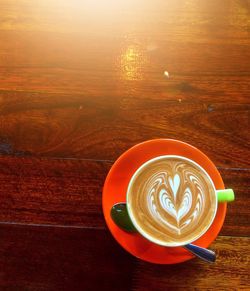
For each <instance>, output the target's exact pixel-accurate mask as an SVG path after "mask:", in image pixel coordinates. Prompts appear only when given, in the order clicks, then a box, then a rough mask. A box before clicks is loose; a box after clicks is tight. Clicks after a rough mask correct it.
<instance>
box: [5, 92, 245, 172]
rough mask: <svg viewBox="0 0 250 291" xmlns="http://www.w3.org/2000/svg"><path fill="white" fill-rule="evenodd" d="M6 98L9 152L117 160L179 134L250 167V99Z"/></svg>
mask: <svg viewBox="0 0 250 291" xmlns="http://www.w3.org/2000/svg"><path fill="white" fill-rule="evenodd" d="M2 96H4V97H3V99H2V100H3V101H2V106H1V108H0V109H1V115H0V153H2V154H11V155H40V156H47V157H75V158H95V159H111V160H114V159H116V158H117V157H118V156H119V155H120V154H121V153H122V152H123V151H125V150H127V149H128V148H129V147H131V146H133V145H135V144H136V143H139V142H142V141H144V140H148V139H153V138H174V139H181V140H183V141H186V142H188V143H190V144H192V145H194V146H196V147H198V148H200V149H201V150H203V151H204V152H205V153H206V154H207V155H208V156H209V157H210V158H211V159H212V160H213V161H214V162H215V163H216V165H218V166H226V167H230V166H231V167H249V160H248V159H247V158H246V157H248V156H250V151H249V139H248V122H249V108H250V106H249V105H248V104H244V103H243V104H241V103H236V102H234V103H223V104H221V103H210V100H209V99H208V100H206V102H199V101H198V100H197V101H192V100H182V99H173V98H171V99H165V98H162V97H159V98H157V96H155V97H154V98H149V97H147V96H144V98H127V99H123V100H120V99H119V98H116V99H115V98H110V97H100V98H96V99H93V98H91V97H83V96H80V95H79V96H72V97H70V96H62V95H46V94H42V95H41V94H39V93H23V92H16V93H10V92H7V93H6V92H5V93H2ZM189 99H191V98H189ZM229 157H230V158H229Z"/></svg>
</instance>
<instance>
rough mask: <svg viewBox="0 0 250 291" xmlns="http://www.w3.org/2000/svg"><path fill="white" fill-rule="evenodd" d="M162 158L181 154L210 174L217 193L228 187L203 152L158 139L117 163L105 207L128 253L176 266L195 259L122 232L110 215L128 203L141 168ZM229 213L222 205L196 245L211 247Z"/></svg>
mask: <svg viewBox="0 0 250 291" xmlns="http://www.w3.org/2000/svg"><path fill="white" fill-rule="evenodd" d="M161 155H179V156H183V157H186V158H189V159H191V160H193V161H195V162H196V163H198V164H199V165H201V166H202V167H203V168H204V169H205V170H206V172H207V173H208V174H209V175H210V177H211V179H212V180H213V182H214V185H215V188H216V189H217V190H219V189H224V184H223V181H222V178H221V176H220V173H219V172H218V170H217V168H216V167H215V165H214V164H213V163H212V161H211V160H210V159H209V158H208V157H207V156H206V155H205V154H203V153H202V152H201V151H200V150H198V149H196V148H195V147H193V146H191V145H189V144H187V143H184V142H181V141H177V140H172V139H155V140H149V141H146V142H143V143H140V144H137V145H136V146H134V147H132V148H130V149H129V150H127V151H126V152H125V153H123V154H122V155H121V156H120V157H119V158H118V159H117V160H116V162H115V163H114V164H113V166H112V168H111V169H110V171H109V173H108V176H107V178H106V181H105V184H104V188H103V196H102V207H103V213H104V217H105V220H106V223H107V225H108V228H109V230H110V231H111V233H112V235H113V236H114V238H115V239H116V240H117V242H118V243H119V244H120V245H121V246H122V247H123V248H124V249H125V250H127V251H128V252H129V253H131V254H132V255H134V256H136V257H137V258H140V259H142V260H145V261H148V262H151V263H156V264H176V263H180V262H184V261H187V260H190V259H191V258H193V255H192V254H190V253H189V252H188V251H186V250H185V249H184V248H182V247H162V246H158V245H156V244H154V243H152V242H150V241H148V240H146V239H145V238H144V237H142V236H141V235H140V234H138V233H136V234H134V233H128V232H126V231H124V230H122V229H120V228H119V227H118V226H117V225H116V224H115V223H114V222H113V220H112V219H111V216H110V210H111V207H112V206H113V205H114V204H115V203H118V202H126V191H127V187H128V183H129V180H130V179H131V177H132V176H133V174H134V172H135V171H136V170H137V168H139V167H140V166H141V165H142V164H143V163H145V162H146V161H147V160H150V159H152V158H154V157H157V156H161ZM226 210H227V204H226V203H219V204H218V210H217V214H216V217H215V219H214V222H213V224H212V225H211V227H210V228H209V229H208V231H207V232H206V233H205V234H204V235H203V236H202V237H200V238H199V239H198V240H196V241H195V242H194V244H197V245H199V246H202V247H208V246H209V245H210V244H211V243H212V242H213V241H214V240H215V238H216V237H217V235H218V233H219V232H220V230H221V228H222V225H223V222H224V219H225V216H226Z"/></svg>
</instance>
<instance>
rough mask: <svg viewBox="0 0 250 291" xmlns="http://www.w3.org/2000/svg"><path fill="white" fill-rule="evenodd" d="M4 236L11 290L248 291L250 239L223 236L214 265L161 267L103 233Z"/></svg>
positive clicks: (0, 251)
mask: <svg viewBox="0 0 250 291" xmlns="http://www.w3.org/2000/svg"><path fill="white" fill-rule="evenodd" d="M0 233H1V242H0V246H1V247H0V256H1V258H2V260H1V263H0V286H1V288H3V289H4V288H5V287H7V290H11V288H12V290H58V289H60V290H83V289H84V290H97V289H99V288H101V289H103V290H183V288H185V289H186V288H187V290H194V289H198V290H203V289H205V290H243V289H244V288H245V289H247V288H248V287H249V272H248V266H249V259H250V253H249V238H235V237H219V238H218V239H217V240H216V241H215V242H214V243H213V245H212V247H213V249H214V250H215V251H216V252H217V254H218V259H217V261H216V263H215V264H214V265H211V264H206V263H203V262H201V261H200V260H199V259H194V260H192V261H189V262H186V263H183V264H178V265H175V266H171V265H170V266H168V265H165V266H161V265H154V264H149V263H145V262H142V261H139V260H137V259H135V258H133V257H132V256H131V255H129V254H128V253H126V252H125V251H123V250H122V248H121V247H119V246H118V244H117V243H116V242H115V241H114V240H113V238H112V237H111V235H110V234H108V233H107V232H106V231H105V230H96V229H68V228H66V229H65V228H57V227H31V226H15V225H6V226H2V225H1V227H0ZM100 241H101V247H98V246H100ZM235 246H237V247H235ZM242 254H244V256H243V255H242ZM193 270H196V271H195V272H194V271H193ZM13 274H15V277H13ZM190 282H192V284H190ZM8 288H9V289H8Z"/></svg>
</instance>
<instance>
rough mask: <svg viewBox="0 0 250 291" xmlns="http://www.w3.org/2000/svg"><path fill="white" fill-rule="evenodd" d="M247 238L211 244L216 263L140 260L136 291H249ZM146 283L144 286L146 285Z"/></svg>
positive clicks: (220, 240)
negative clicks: (157, 262)
mask: <svg viewBox="0 0 250 291" xmlns="http://www.w3.org/2000/svg"><path fill="white" fill-rule="evenodd" d="M249 243H250V239H249V238H240V237H223V236H222V237H219V238H217V240H216V241H215V242H214V243H213V244H212V246H211V248H213V249H214V250H215V251H216V252H217V254H218V258H217V260H216V262H215V264H205V263H203V262H201V261H200V260H199V259H194V260H191V261H188V262H186V263H183V264H179V265H176V266H171V265H166V266H159V265H152V264H147V263H145V262H142V261H140V262H139V266H137V272H136V273H135V277H134V281H133V282H134V285H133V286H134V289H135V290H138V291H139V290H159V291H160V290H184V289H185V290H248V289H249V280H250V277H249V263H250V252H249ZM145 282H146V284H145Z"/></svg>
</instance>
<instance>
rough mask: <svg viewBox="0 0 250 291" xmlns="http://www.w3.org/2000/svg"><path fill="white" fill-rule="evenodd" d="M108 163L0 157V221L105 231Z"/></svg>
mask: <svg viewBox="0 0 250 291" xmlns="http://www.w3.org/2000/svg"><path fill="white" fill-rule="evenodd" d="M110 166H111V164H110V163H108V162H107V163H104V162H98V161H97V162H95V161H80V160H48V159H31V158H12V159H9V158H0V184H1V187H0V199H1V210H0V213H1V214H0V221H7V222H19V223H32V224H57V225H69V226H70V225H71V226H85V227H97V228H100V227H102V228H104V225H105V223H104V218H103V214H102V205H101V199H102V186H103V184H104V179H105V176H106V174H107V172H108V170H109V168H110Z"/></svg>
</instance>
